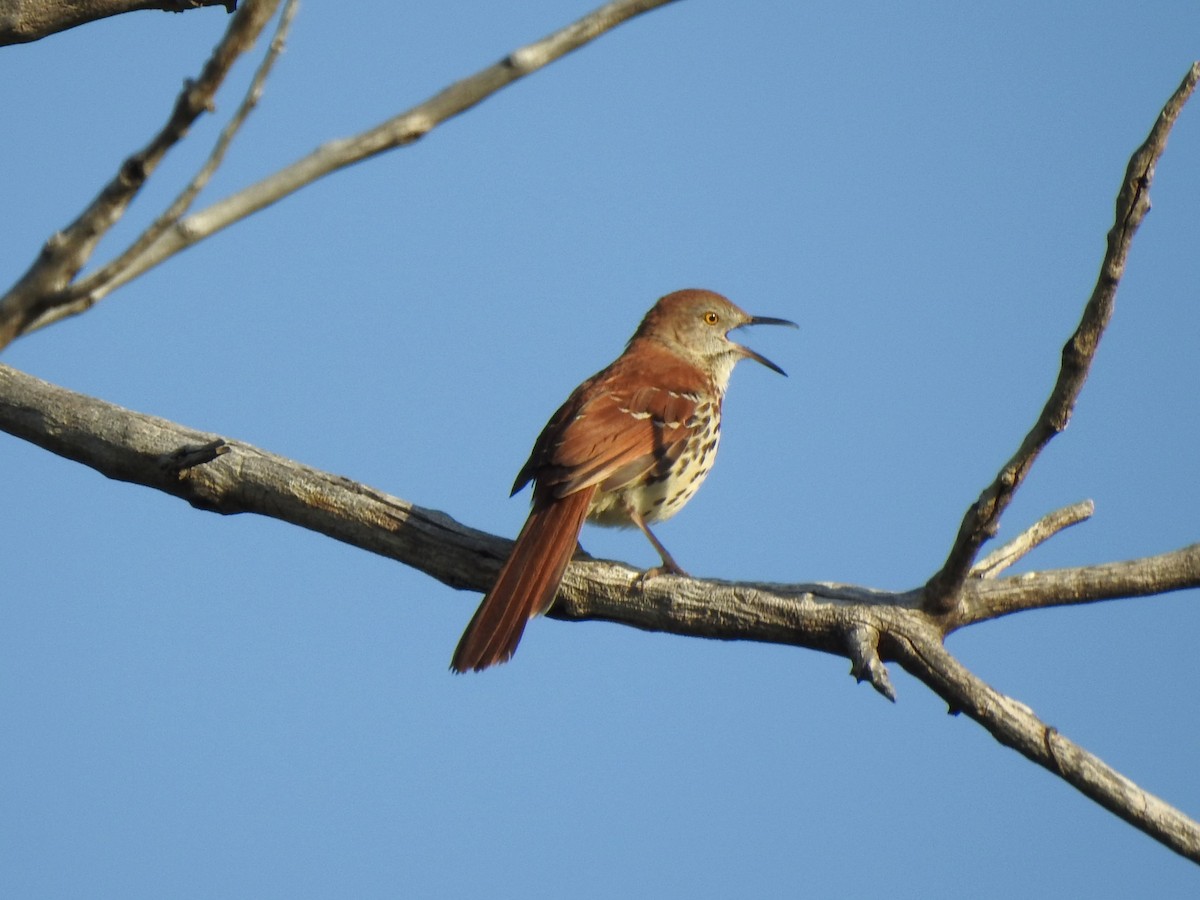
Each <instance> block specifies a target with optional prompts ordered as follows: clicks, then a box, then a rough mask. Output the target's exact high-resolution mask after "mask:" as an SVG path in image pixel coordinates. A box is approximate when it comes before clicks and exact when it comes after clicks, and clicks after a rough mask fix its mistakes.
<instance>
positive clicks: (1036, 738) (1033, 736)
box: [890, 634, 1200, 862]
mask: <svg viewBox="0 0 1200 900" xmlns="http://www.w3.org/2000/svg"><path fill="white" fill-rule="evenodd" d="M890 646H891V648H892V650H893V652H894V654H895V657H896V659H897V660H898V661H899V662H900V664H901V665H902V666H904V668H905V669H907V670H908V671H909V672H910V673H912V674H913V675H914V676H916V677H917V678H919V679H920V680H921V681H923V682H925V684H926V685H928V686H929V687H930V688H931V689H932V690H933V691H934V692H935V693H936V694H937V695H938V696H940V697H941V698H942V699H944V700H946V701H947V703H949V705H950V711H951V712H952V713H959V712H963V713H966V714H967V715H968V716H970V717H971V718H972V719H974V720H975V721H976V722H978V723H979V724H980V725H982V726H983V727H984V728H986V729H987V730H988V731H989V732H990V733H991V735H992V736H993V737H994V738H995V739H996V740H997V741H999V742H1000V743H1001V744H1004V745H1005V746H1006V747H1011V748H1013V749H1014V750H1016V751H1017V752H1018V753H1020V754H1021V755H1022V756H1024V757H1026V758H1027V759H1030V760H1032V761H1033V762H1035V763H1037V764H1038V765H1039V766H1042V767H1043V768H1045V769H1047V770H1048V771H1050V772H1051V773H1052V774H1054V775H1057V776H1058V777H1059V778H1062V779H1063V780H1064V781H1066V782H1067V783H1068V784H1070V785H1072V786H1073V787H1074V788H1076V789H1077V790H1079V791H1080V792H1081V793H1082V794H1084V795H1085V796H1087V797H1089V798H1091V799H1092V800H1094V801H1096V802H1097V803H1099V804H1100V805H1101V806H1103V807H1104V808H1105V809H1107V810H1108V811H1109V812H1111V813H1114V814H1116V815H1117V816H1120V817H1121V818H1122V819H1124V820H1125V821H1126V822H1128V823H1129V824H1130V825H1133V826H1134V827H1135V828H1137V829H1139V830H1140V831H1143V832H1145V833H1146V834H1148V835H1150V836H1151V837H1152V838H1154V839H1155V840H1157V841H1159V842H1160V843H1162V844H1165V845H1166V846H1168V847H1170V848H1171V849H1172V850H1174V851H1175V852H1176V853H1178V854H1180V855H1181V856H1185V857H1187V858H1188V859H1190V860H1192V861H1193V862H1200V823H1197V822H1196V821H1194V820H1193V819H1190V818H1188V817H1187V816H1185V815H1184V814H1183V813H1182V812H1180V811H1179V810H1177V809H1175V808H1174V807H1173V806H1171V805H1169V804H1168V803H1165V802H1164V801H1163V800H1161V799H1160V798H1158V797H1156V796H1154V795H1153V794H1151V793H1149V792H1147V791H1144V790H1142V789H1141V788H1140V787H1138V786H1137V785H1136V784H1134V783H1133V782H1132V781H1130V780H1129V779H1128V778H1126V777H1125V776H1124V775H1122V774H1120V773H1119V772H1117V771H1116V770H1115V769H1113V768H1112V767H1110V766H1109V765H1107V764H1106V763H1105V762H1104V761H1103V760H1101V759H1100V758H1099V757H1097V756H1095V755H1093V754H1091V753H1089V752H1088V751H1087V750H1084V749H1083V748H1082V747H1080V746H1079V745H1078V744H1076V743H1074V742H1073V741H1071V740H1069V739H1068V738H1066V737H1064V736H1063V735H1062V734H1061V733H1060V732H1059V731H1058V730H1057V729H1056V728H1053V727H1052V726H1049V725H1047V724H1046V723H1044V722H1042V721H1041V720H1040V719H1039V718H1038V717H1037V716H1036V715H1034V712H1033V710H1031V709H1030V708H1029V707H1028V706H1026V705H1025V704H1023V703H1020V702H1019V701H1017V700H1014V699H1012V698H1011V697H1006V696H1005V695H1004V694H1001V693H1000V692H999V691H997V690H996V689H994V688H992V687H991V686H990V685H988V684H986V683H985V682H984V681H982V680H981V679H979V678H977V677H976V676H975V675H973V674H972V673H971V672H969V671H968V670H967V669H966V668H965V667H964V666H963V665H962V664H961V663H960V662H959V661H958V660H956V659H955V658H954V657H953V656H952V655H951V654H950V652H949V651H947V650H946V648H945V647H943V646H942V643H941V640H940V638H939V637H938V636H937V635H936V634H933V635H930V634H925V635H918V636H917V637H916V638H915V639H914V638H911V637H909V636H904V637H903V638H901V639H900V640H898V641H894V642H891V643H890Z"/></svg>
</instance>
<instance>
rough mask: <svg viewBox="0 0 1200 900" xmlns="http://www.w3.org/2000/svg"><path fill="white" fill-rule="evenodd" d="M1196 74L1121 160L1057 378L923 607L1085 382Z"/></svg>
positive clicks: (936, 597) (961, 563)
mask: <svg viewBox="0 0 1200 900" xmlns="http://www.w3.org/2000/svg"><path fill="white" fill-rule="evenodd" d="M1198 79H1200V62H1197V63H1194V64H1193V65H1192V67H1191V68H1190V69H1189V70H1188V73H1187V75H1186V76H1185V77H1184V79H1183V82H1182V83H1181V84H1180V85H1179V87H1178V89H1176V91H1175V93H1174V94H1173V95H1172V96H1171V99H1170V100H1168V101H1167V103H1166V105H1165V106H1164V107H1163V110H1162V112H1161V113H1159V115H1158V119H1157V120H1156V121H1155V123H1154V127H1153V128H1151V129H1150V135H1149V137H1147V138H1146V141H1145V143H1143V144H1142V146H1141V147H1139V148H1138V149H1137V151H1136V152H1135V153H1134V154H1133V157H1132V158H1131V159H1130V160H1129V166H1128V168H1127V169H1126V171H1125V180H1124V181H1123V182H1122V183H1121V189H1120V191H1119V193H1118V194H1117V202H1116V220H1115V222H1114V223H1113V227H1112V228H1111V229H1110V230H1109V232H1108V247H1107V249H1106V251H1105V254H1104V261H1103V262H1102V263H1101V265H1100V275H1099V278H1098V279H1097V281H1096V286H1095V288H1094V289H1093V291H1092V296H1091V298H1090V299H1089V300H1088V302H1087V306H1086V307H1084V310H1083V318H1082V319H1081V320H1080V323H1079V327H1078V328H1077V329H1076V330H1075V333H1074V334H1073V335H1072V336H1071V339H1070V340H1069V341H1067V343H1066V346H1064V347H1063V351H1062V367H1061V368H1060V370H1059V373H1058V381H1057V382H1056V383H1055V385H1054V389H1053V390H1052V391H1051V392H1050V398H1049V399H1048V400H1047V401H1046V405H1045V407H1044V408H1043V409H1042V413H1041V415H1040V416H1038V419H1037V421H1036V422H1035V423H1034V425H1033V428H1032V429H1030V431H1029V434H1027V435H1026V436H1025V440H1024V441H1022V443H1021V446H1020V447H1019V448H1018V450H1017V452H1016V454H1015V455H1014V456H1013V457H1012V459H1010V460H1009V461H1008V462H1007V463H1005V465H1004V467H1003V468H1002V469H1001V470H1000V473H999V474H998V475H997V476H996V479H995V481H993V482H992V483H991V484H990V485H988V487H987V488H985V489H984V491H983V493H982V494H980V495H979V499H978V500H976V501H975V502H974V503H973V504H972V505H971V507H970V508H969V509H968V510H967V513H966V516H965V517H964V518H963V521H962V525H961V526H960V527H959V530H958V536H957V537H956V538H955V540H954V545H953V546H952V547H951V549H950V554H949V556H948V557H947V559H946V562H945V564H944V565H943V566H942V568H941V569H940V570H939V571H938V572H937V573H936V574H935V575H934V576H933V577H932V578H930V579H929V581H928V583H927V584H926V585H925V606H926V608H927V609H928V610H930V611H931V612H935V613H946V612H949V611H950V610H952V609H953V608H954V606H955V604H956V603H957V602H958V600H959V594H960V592H961V590H962V587H963V585H964V583H965V582H966V580H967V577H968V575H969V573H970V570H971V565H972V563H973V562H974V561H975V557H976V555H977V554H978V553H979V549H980V548H981V547H982V546H983V544H984V542H985V541H987V540H988V539H989V538H991V537H993V536H994V535H995V534H996V530H997V529H998V528H999V525H1000V516H1001V515H1002V514H1003V513H1004V510H1005V509H1006V508H1007V507H1008V504H1009V503H1010V502H1011V501H1012V498H1013V496H1014V494H1015V493H1016V491H1017V488H1019V487H1020V486H1021V483H1022V482H1023V481H1024V480H1025V476H1026V475H1028V474H1029V470H1030V468H1032V466H1033V463H1034V460H1036V459H1037V457H1038V454H1039V453H1041V451H1042V449H1043V448H1044V447H1045V446H1046V444H1048V443H1049V442H1050V440H1051V438H1053V437H1054V436H1055V435H1056V434H1058V433H1059V432H1061V431H1062V430H1063V429H1064V428H1066V427H1067V422H1068V421H1069V420H1070V418H1071V412H1072V410H1073V409H1074V408H1075V401H1076V399H1077V398H1078V397H1079V392H1080V390H1082V388H1083V383H1084V381H1086V380H1087V376H1088V371H1089V370H1090V369H1091V365H1092V360H1093V359H1094V358H1095V356H1096V349H1097V348H1098V347H1099V345H1100V338H1101V336H1103V334H1104V329H1105V327H1106V326H1107V325H1108V321H1109V319H1110V318H1111V317H1112V311H1113V303H1114V301H1115V299H1116V295H1117V286H1118V285H1119V284H1120V282H1121V276H1122V275H1123V274H1124V272H1125V259H1126V257H1127V256H1128V254H1129V247H1130V245H1131V244H1132V243H1133V236H1134V234H1135V233H1136V232H1137V229H1138V226H1139V225H1141V223H1142V219H1144V218H1145V216H1146V213H1147V212H1148V211H1149V209H1150V183H1151V181H1153V179H1154V166H1155V164H1156V163H1157V162H1158V159H1159V157H1161V156H1162V154H1163V151H1164V150H1165V149H1166V147H1167V136H1168V135H1169V134H1170V132H1171V127H1172V126H1173V125H1174V124H1175V120H1176V119H1177V118H1178V117H1179V113H1180V111H1181V110H1182V109H1183V106H1184V104H1185V103H1187V100H1188V98H1189V97H1190V96H1191V95H1192V91H1193V90H1195V87H1196V82H1197V80H1198Z"/></svg>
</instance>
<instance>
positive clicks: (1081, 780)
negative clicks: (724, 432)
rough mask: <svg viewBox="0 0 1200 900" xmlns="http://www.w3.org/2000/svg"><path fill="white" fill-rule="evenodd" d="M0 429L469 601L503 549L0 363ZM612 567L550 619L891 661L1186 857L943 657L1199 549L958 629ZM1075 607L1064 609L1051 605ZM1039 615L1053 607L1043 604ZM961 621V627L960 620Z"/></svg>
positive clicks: (594, 571) (853, 598) (915, 595)
mask: <svg viewBox="0 0 1200 900" xmlns="http://www.w3.org/2000/svg"><path fill="white" fill-rule="evenodd" d="M0 430H4V431H7V432H9V433H11V434H14V435H16V436H17V437H21V438H24V439H25V440H28V441H31V442H33V443H35V444H37V445H39V446H41V447H44V448H45V449H47V450H49V451H51V452H53V453H57V454H59V455H61V456H65V457H67V458H69V459H74V460H77V461H79V462H82V463H84V464H85V465H88V466H91V467H92V468H94V469H96V470H98V471H100V472H102V473H103V474H105V475H107V476H108V477H110V478H117V479H120V480H123V481H130V482H134V483H138V484H143V485H146V486H148V487H153V488H155V489H157V490H161V491H165V492H166V493H169V494H173V495H175V496H178V497H182V498H184V499H185V500H187V501H188V502H189V503H191V504H192V505H193V506H195V507H197V508H199V509H206V510H212V511H214V512H220V513H226V514H229V513H238V512H253V513H259V514H261V515H267V516H271V517H274V518H277V519H281V520H283V521H286V522H291V523H293V524H296V525H299V526H301V527H303V528H308V529H310V530H313V531H317V532H319V533H321V534H325V535H328V536H330V537H333V538H336V539H337V540H340V541H344V542H346V543H349V544H353V545H354V546H357V547H361V548H363V549H365V550H370V551H371V552H373V553H379V554H382V555H385V556H388V557H391V558H393V559H397V560H400V561H401V562H403V563H405V564H407V565H410V566H412V567H414V568H416V569H419V570H420V571H422V572H425V573H426V574H428V575H430V576H432V577H434V578H437V579H438V580H440V581H442V582H443V583H445V584H448V585H450V586H452V587H456V588H462V589H468V590H475V591H481V590H483V589H485V588H486V587H487V585H489V584H490V582H491V580H492V579H493V578H494V577H495V574H496V572H497V571H498V570H499V567H500V563H501V562H502V560H503V559H504V558H505V556H506V554H507V552H508V550H509V548H510V546H511V544H510V543H509V542H508V541H504V540H502V539H500V538H496V537H492V536H491V535H487V534H485V533H483V532H480V531H475V530H473V529H471V528H468V527H466V526H464V525H461V524H459V523H458V522H456V521H454V520H453V519H451V518H450V517H449V516H447V515H445V514H444V513H440V512H438V511H436V510H430V509H422V508H420V507H417V506H414V505H413V504H410V503H407V502H405V501H404V500H401V499H399V498H396V497H391V496H389V495H387V494H384V493H381V492H379V491H376V490H374V489H372V488H369V487H367V486H365V485H361V484H357V483H355V482H353V481H350V480H348V479H346V478H341V477H339V476H336V475H330V474H328V473H325V472H320V471H318V470H316V469H312V468H309V467H307V466H303V465H301V464H299V463H296V462H293V461H291V460H288V459H284V458H283V457H280V456H275V455H274V454H271V453H267V452H265V451H263V450H260V449H258V448H256V447H252V446H250V445H247V444H243V443H241V442H239V441H234V440H230V439H226V438H223V437H221V436H219V435H214V434H209V433H205V432H199V431H195V430H193V429H189V428H185V427H183V426H181V425H177V424H175V423H172V422H168V421H166V420H164V419H159V418H155V417H153V416H147V415H143V414H141V413H136V412H131V411H129V410H126V409H122V408H121V407H118V406H114V405H113V404H110V403H105V402H103V401H101V400H96V399H94V398H91V397H85V396H83V395H81V394H76V393H74V392H72V391H68V390H66V389H64V388H60V387H56V386H54V385H50V384H47V383H46V382H44V381H41V380H39V379H37V378H34V377H32V376H30V375H26V374H24V373H21V372H18V371H16V370H14V369H11V368H9V367H7V366H3V365H0ZM639 575H640V573H639V572H638V571H636V570H634V569H632V568H630V567H628V566H625V565H622V564H620V563H614V562H608V561H600V560H577V561H576V562H574V563H572V565H571V566H570V567H569V568H568V570H567V575H566V578H565V579H564V581H563V587H562V589H561V591H560V593H559V597H558V600H557V601H556V603H555V605H554V607H553V608H552V609H551V611H550V616H551V617H552V618H559V619H568V620H579V619H602V620H606V621H612V622H619V623H621V624H624V625H629V626H632V627H635V628H640V629H643V630H647V631H662V632H669V633H672V634H680V635H689V636H694V637H707V638H715V639H721V640H748V641H760V642H767V643H776V644H786V645H790V646H796V647H807V648H810V649H814V650H820V651H823V652H826V653H831V654H834V655H837V656H843V657H848V658H849V659H850V660H851V663H852V674H854V675H855V677H857V678H859V679H860V680H868V681H870V682H871V684H872V685H873V686H874V687H875V689H876V690H878V691H879V692H880V693H881V694H883V695H884V696H886V697H889V699H891V698H893V697H894V694H895V691H894V689H893V688H892V685H891V680H890V678H889V676H888V674H887V670H886V669H885V668H884V665H883V659H884V658H891V659H896V660H898V661H899V662H900V663H901V664H902V665H903V666H904V667H905V668H906V669H907V670H908V671H910V672H911V673H912V674H914V675H915V676H916V677H918V678H920V679H921V680H922V681H924V682H925V683H926V684H927V685H929V686H930V687H931V688H932V689H933V690H934V691H935V692H936V693H937V694H938V695H939V696H941V697H942V698H943V699H944V700H946V702H947V703H948V704H950V706H951V708H952V709H953V710H956V711H958V710H961V711H964V712H966V713H968V714H969V715H970V716H971V717H972V718H974V719H976V720H977V721H978V722H980V724H982V725H983V726H984V727H985V728H987V729H988V730H989V731H991V732H992V734H993V735H995V736H996V738H997V739H998V740H1000V741H1001V742H1002V743H1005V744H1006V745H1008V746H1012V747H1015V748H1016V749H1018V750H1019V751H1020V752H1022V753H1024V754H1025V755H1026V756H1028V757H1029V758H1030V759H1033V760H1034V761H1035V762H1037V763H1039V764H1040V765H1043V766H1045V767H1046V768H1048V769H1050V771H1052V772H1054V773H1055V774H1057V775H1059V776H1060V777H1062V778H1064V779H1066V780H1067V781H1068V782H1070V783H1071V784H1072V785H1074V786H1075V787H1077V788H1078V789H1079V790H1080V791H1082V792H1083V793H1085V794H1086V795H1087V796H1089V797H1091V798H1092V799H1094V800H1096V802H1098V803H1100V804H1101V805H1103V806H1104V807H1106V808H1107V809H1110V810H1112V811H1113V812H1115V813H1116V814H1117V815H1119V816H1121V817H1122V818H1124V819H1126V820H1127V821H1129V822H1131V823H1132V824H1134V825H1135V826H1136V827H1138V828H1140V829H1142V830H1143V831H1145V832H1146V833H1147V834H1149V835H1151V836H1152V837H1154V838H1156V839H1157V840H1159V841H1161V842H1163V843H1164V844H1166V845H1167V846H1169V847H1171V848H1172V849H1174V850H1176V852H1179V853H1182V854H1184V855H1185V856H1188V857H1189V858H1192V859H1196V858H1197V856H1196V853H1197V848H1198V847H1200V824H1197V823H1195V822H1192V821H1191V820H1190V819H1188V818H1187V817H1186V816H1184V815H1183V814H1182V813H1180V812H1179V811H1177V810H1175V809H1172V808H1171V807H1170V806H1168V805H1167V804H1165V803H1163V802H1162V801H1161V800H1159V799H1158V798H1156V797H1153V796H1152V795H1150V794H1147V793H1146V792H1145V791H1142V790H1141V789H1140V788H1138V787H1137V786H1136V785H1134V784H1133V783H1132V782H1130V781H1129V780H1128V779H1126V778H1124V777H1123V776H1121V775H1119V774H1118V773H1116V772H1115V771H1113V770H1112V769H1111V768H1109V767H1108V766H1106V765H1105V764H1104V763H1103V762H1101V761H1100V760H1099V759H1097V758H1096V757H1094V756H1092V755H1091V754H1089V753H1087V752H1086V751H1084V750H1082V749H1081V748H1079V747H1077V746H1076V745H1074V744H1073V743H1071V742H1070V741H1068V740H1067V739H1066V738H1064V737H1062V736H1061V735H1059V734H1057V732H1055V731H1054V730H1053V729H1050V728H1048V727H1047V726H1046V725H1044V724H1043V723H1041V722H1039V721H1038V720H1037V718H1036V717H1035V716H1034V715H1033V714H1032V713H1031V712H1029V711H1028V710H1027V709H1025V708H1024V707H1022V706H1021V705H1020V704H1018V703H1017V702H1016V701H1014V700H1011V699H1010V698H1008V697H1004V696H1003V695H1001V694H998V693H996V692H995V691H994V690H992V689H991V688H989V687H988V686H987V685H985V684H983V682H981V681H979V679H977V678H975V676H973V675H971V673H969V672H968V671H967V670H966V669H964V668H963V667H962V666H961V665H960V664H959V663H958V662H957V661H955V660H954V658H953V657H952V656H950V654H948V653H947V652H946V651H945V648H944V647H942V645H941V640H942V636H943V635H944V634H945V633H946V632H947V631H949V630H953V629H954V628H957V627H962V626H963V625H965V624H970V623H971V622H972V621H981V620H983V619H985V618H991V617H994V616H995V615H1000V614H1003V613H1004V612H1011V611H1015V610H1016V609H1020V608H1026V609H1028V608H1033V607H1034V606H1035V605H1038V604H1037V603H1035V602H1033V601H1032V600H1031V598H1033V597H1057V598H1059V601H1060V602H1086V599H1087V598H1086V597H1085V595H1088V594H1090V599H1100V598H1101V597H1102V596H1104V597H1114V596H1119V595H1120V593H1119V590H1128V591H1129V593H1130V594H1146V593H1155V592H1158V591H1160V590H1176V589H1179V588H1181V587H1192V586H1196V585H1200V545H1195V546H1193V547H1190V548H1186V549H1185V550H1181V551H1177V552H1176V553H1174V554H1167V555H1165V556H1163V557H1154V558H1152V559H1149V560H1139V561H1135V562H1131V563H1116V564H1112V565H1109V566H1095V567H1091V568H1088V569H1079V570H1063V571H1062V572H1042V573H1031V574H1026V575H1022V576H1019V577H1017V578H1004V579H996V580H990V579H989V580H983V579H972V580H971V581H970V582H969V583H968V584H967V586H966V590H965V591H964V597H965V600H964V603H963V605H962V607H961V609H960V610H959V612H960V613H961V616H962V617H961V618H959V619H954V617H951V616H943V617H935V616H931V615H930V614H928V613H926V612H924V611H923V610H922V609H921V608H920V602H921V592H920V591H910V592H908V593H903V594H897V593H891V592H886V591H878V590H872V589H870V588H863V587H854V586H849V585H835V584H795V585H768V584H746V583H730V582H721V581H705V580H700V579H694V578H680V577H675V576H669V575H667V576H662V577H660V578H655V579H651V580H649V581H644V580H642V579H641V578H640V577H639ZM1067 596H1073V597H1074V600H1072V601H1062V599H1061V598H1064V597H1067ZM1043 605H1049V604H1043ZM972 616H973V618H971V617H972Z"/></svg>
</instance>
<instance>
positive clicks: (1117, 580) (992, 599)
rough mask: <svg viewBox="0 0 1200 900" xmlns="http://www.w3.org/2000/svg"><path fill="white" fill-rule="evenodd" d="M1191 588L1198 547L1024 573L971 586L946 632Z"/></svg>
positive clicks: (1198, 583) (1199, 573)
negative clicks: (1015, 616)
mask: <svg viewBox="0 0 1200 900" xmlns="http://www.w3.org/2000/svg"><path fill="white" fill-rule="evenodd" d="M1195 587H1200V544H1191V545H1190V546H1187V547H1182V548H1180V549H1179V550H1173V551H1171V552H1170V553H1162V554H1159V555H1158V556H1148V557H1145V558H1144V559H1133V560H1128V561H1126V562H1111V563H1103V564H1101V565H1095V566H1083V567H1080V568H1072V569H1054V570H1051V571H1048V572H1027V573H1025V574H1024V575H1018V576H1015V577H1013V578H1000V579H996V580H994V581H993V580H980V581H976V580H971V581H969V582H967V585H966V588H965V590H964V591H963V596H962V603H961V604H960V605H959V606H958V608H956V609H955V610H954V613H953V614H952V615H951V616H949V617H947V620H946V624H945V628H946V631H947V633H948V632H949V631H953V630H954V629H956V628H962V627H964V626H967V625H973V624H975V623H976V622H982V621H984V620H986V619H995V618H998V617H1000V616H1006V615H1009V614H1010V613H1015V612H1024V611H1026V610H1031V609H1046V608H1048V607H1052V606H1072V605H1077V604H1081V603H1098V602H1100V601H1103V600H1120V599H1123V598H1125V597H1147V596H1151V595H1156V594H1165V593H1168V592H1170V591H1183V590H1187V589H1189V588H1195Z"/></svg>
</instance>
